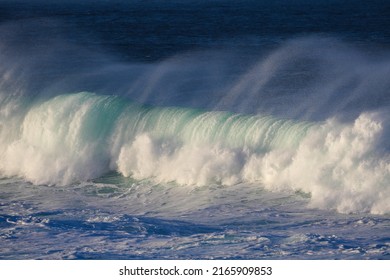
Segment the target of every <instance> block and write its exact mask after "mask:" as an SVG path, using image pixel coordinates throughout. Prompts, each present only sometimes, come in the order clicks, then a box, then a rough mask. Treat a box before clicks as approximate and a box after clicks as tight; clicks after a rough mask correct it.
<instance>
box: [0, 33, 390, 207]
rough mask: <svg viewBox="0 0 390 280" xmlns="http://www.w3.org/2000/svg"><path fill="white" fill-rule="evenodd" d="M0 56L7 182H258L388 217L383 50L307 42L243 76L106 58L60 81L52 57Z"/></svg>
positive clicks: (216, 62)
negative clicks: (111, 175)
mask: <svg viewBox="0 0 390 280" xmlns="http://www.w3.org/2000/svg"><path fill="white" fill-rule="evenodd" d="M328 46H332V47H333V49H331V50H330V49H329V48H328ZM5 50H8V48H7V47H5V46H3V47H2V51H3V53H4V54H2V60H3V61H4V62H5V64H3V65H2V66H1V84H0V89H1V91H0V116H1V119H0V156H1V159H2V160H1V162H0V172H1V174H2V176H4V177H12V176H17V177H22V178H25V179H26V180H28V181H30V182H32V183H34V184H47V185H68V184H71V183H73V182H80V181H86V180H90V179H93V178H97V177H99V176H102V175H104V174H105V173H107V172H110V171H116V172H119V173H120V174H122V175H123V176H126V177H132V178H134V179H136V180H143V179H148V180H151V181H154V182H157V183H172V182H174V184H178V185H182V186H185V185H195V186H211V185H215V184H217V185H236V184H239V183H247V184H258V185H259V187H262V188H266V189H269V190H272V191H281V190H283V191H286V190H287V191H296V192H303V193H308V194H309V195H310V197H311V198H310V205H311V206H312V207H318V208H322V209H336V210H337V211H339V212H345V213H349V212H371V213H375V214H384V213H389V212H390V188H389V184H390V155H389V150H390V149H389V148H390V147H389V144H388V143H389V142H388V139H389V105H390V101H389V99H388V88H389V82H388V79H387V77H388V74H389V73H390V60H389V59H388V56H387V55H386V54H384V55H381V57H380V59H378V57H370V56H368V55H365V54H363V53H362V52H360V51H357V50H356V49H353V48H351V47H350V46H348V45H346V44H343V43H341V42H338V41H336V40H334V39H326V38H303V39H298V40H293V41H290V42H287V43H285V44H284V45H282V46H281V47H280V48H278V49H277V50H274V51H272V52H271V53H267V52H266V53H265V55H263V56H261V57H260V58H258V61H257V62H256V63H253V62H251V63H248V61H247V62H246V63H247V64H245V65H247V68H246V69H242V68H240V69H234V68H232V67H233V65H232V64H231V63H225V62H224V63H221V58H223V59H225V58H226V55H227V54H221V53H219V54H215V53H196V54H187V55H185V56H179V57H174V58H171V59H168V60H166V61H162V62H156V63H145V64H142V63H127V64H126V63H118V62H115V61H112V60H110V59H108V58H107V57H105V58H104V59H101V60H100V62H99V63H98V65H96V64H94V65H93V67H92V66H85V67H82V68H81V69H78V70H76V69H75V67H74V65H66V67H65V66H64V65H62V67H65V68H64V69H63V71H61V73H62V75H56V73H57V72H56V70H57V71H58V69H56V68H55V67H57V66H55V65H57V62H58V59H59V58H58V55H59V52H58V50H57V51H55V52H53V54H45V55H42V54H41V55H40V56H37V57H35V58H31V59H27V57H24V58H23V59H21V60H20V59H12V57H11V58H10V57H9V52H7V51H5ZM322 50H323V52H322ZM60 51H63V49H60ZM13 52H14V50H13ZM231 55H232V54H229V56H231ZM53 57H56V59H55V60H53ZM341 57H343V58H344V59H340V58H341ZM199 58H202V59H199ZM349 58H350V59H349ZM62 59H63V61H66V59H67V56H65V57H63V58H62ZM235 59H236V60H234V61H237V59H238V58H235ZM41 63H43V64H44V65H48V68H45V69H42V68H39V67H38V65H40V64H41ZM47 73H50V75H49V76H48V77H46V76H45V74H47ZM64 73H65V74H64ZM36 77H39V78H41V79H38V80H37V79H36ZM45 77H46V78H45ZM115 88H116V90H115ZM67 92H73V93H67Z"/></svg>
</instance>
